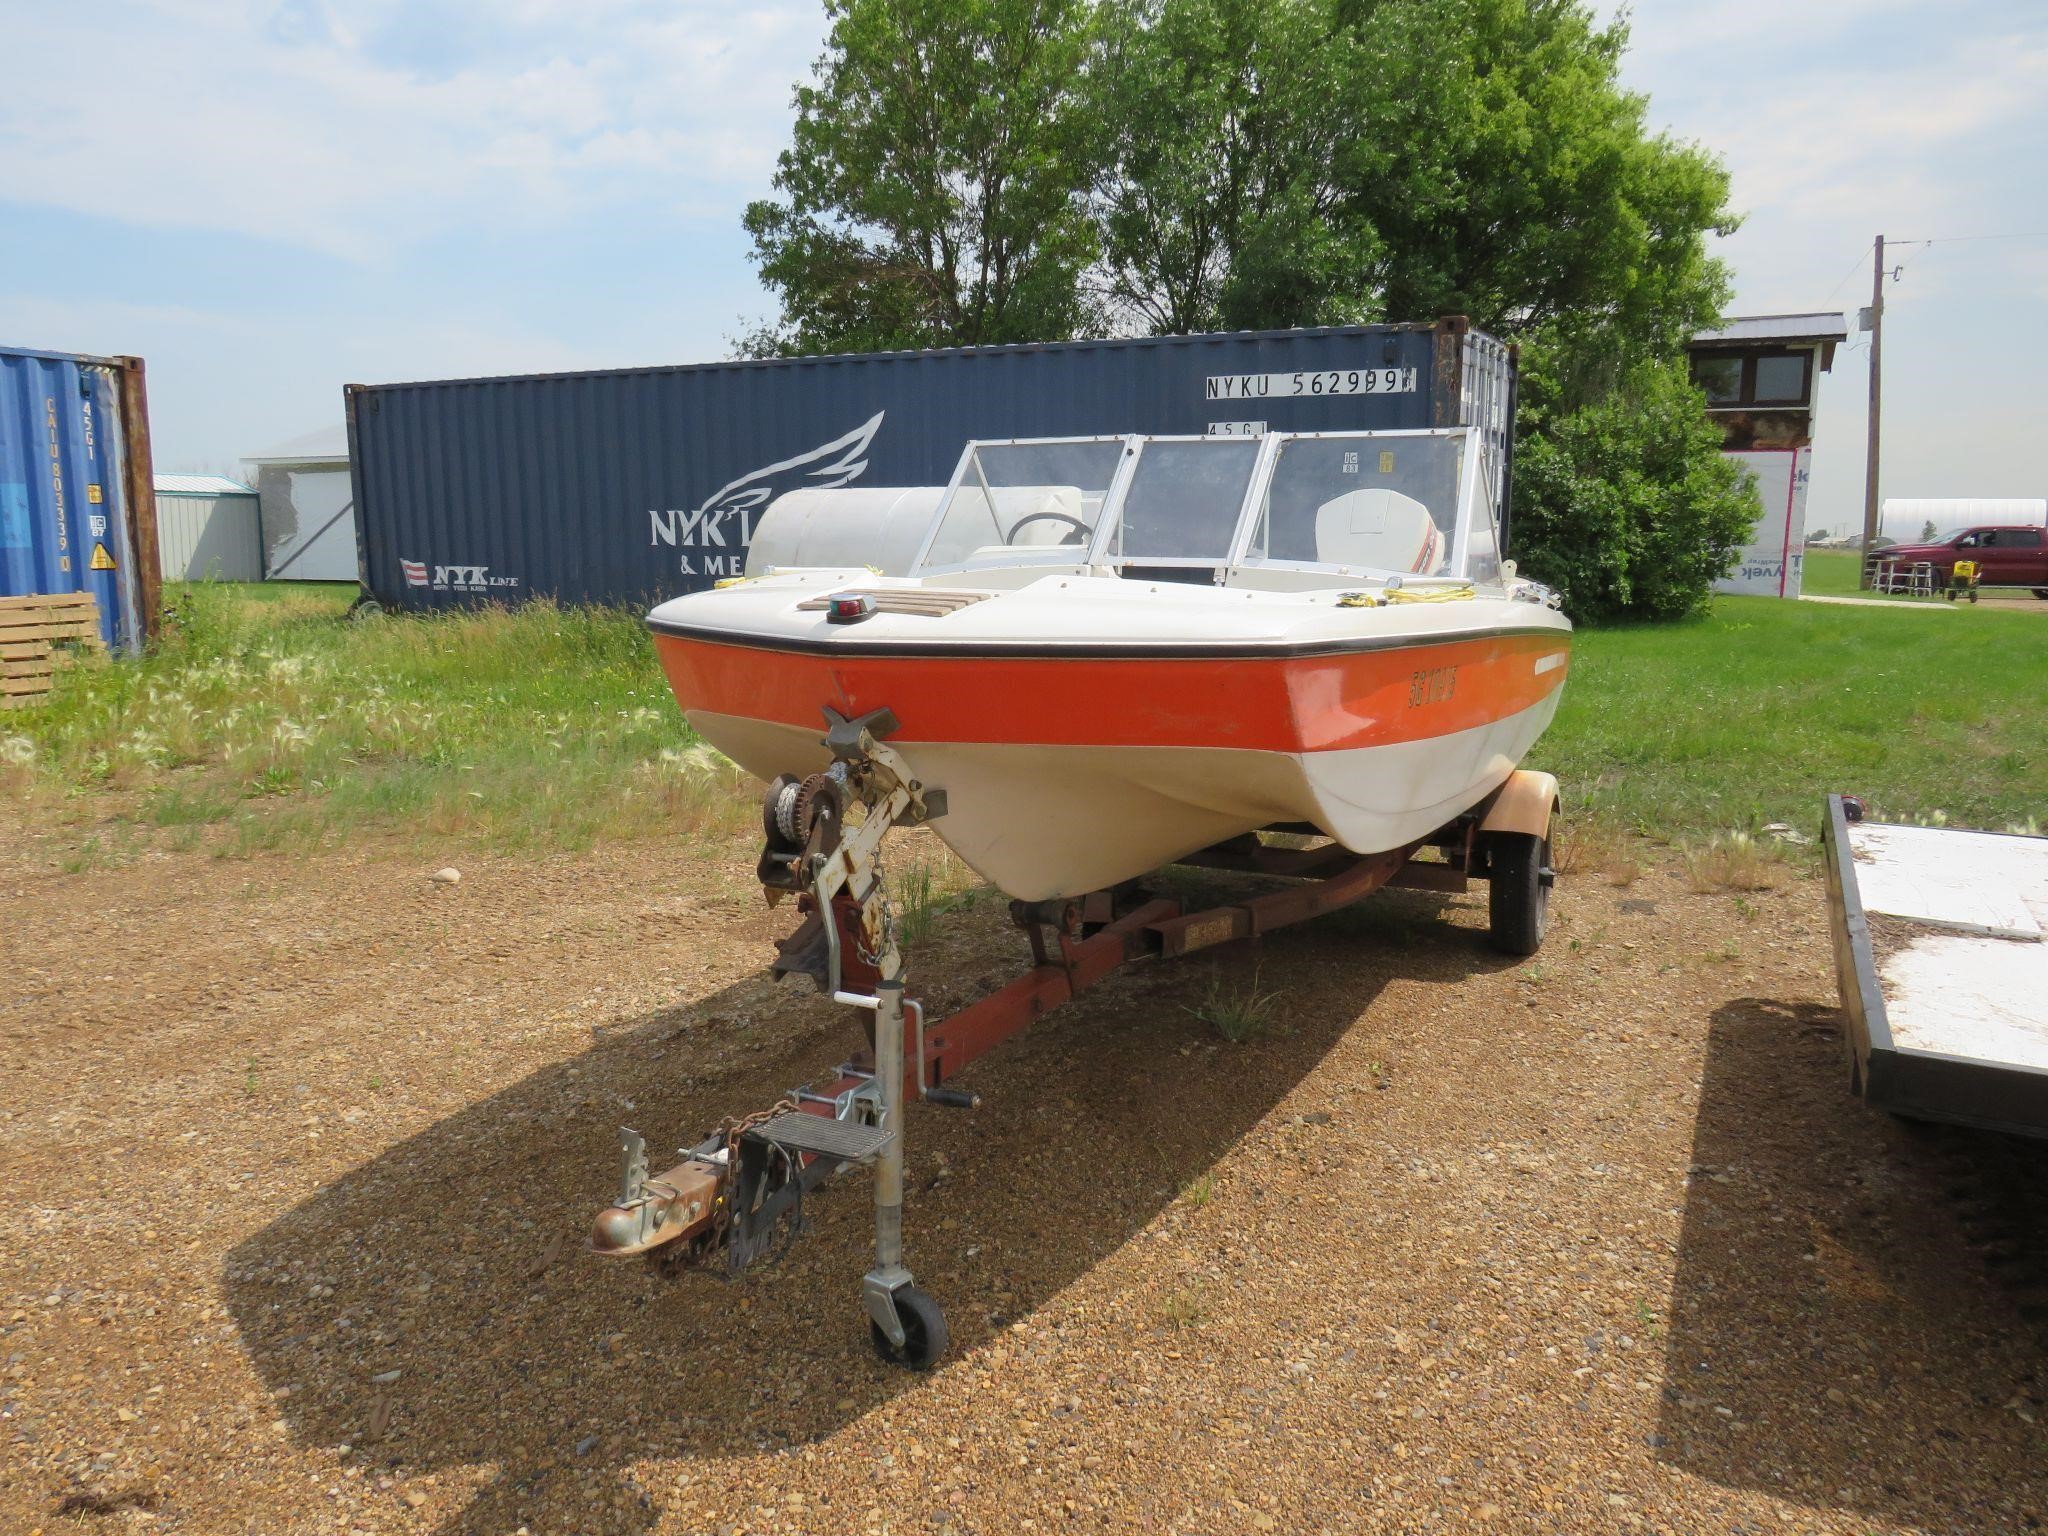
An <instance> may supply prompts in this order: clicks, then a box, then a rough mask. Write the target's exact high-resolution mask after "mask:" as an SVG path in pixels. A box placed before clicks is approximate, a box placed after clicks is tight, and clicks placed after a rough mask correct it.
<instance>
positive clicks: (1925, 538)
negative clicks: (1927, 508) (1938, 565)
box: [1920, 517, 1936, 544]
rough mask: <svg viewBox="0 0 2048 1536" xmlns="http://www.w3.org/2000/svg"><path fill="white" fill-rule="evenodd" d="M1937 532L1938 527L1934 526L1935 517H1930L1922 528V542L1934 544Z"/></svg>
mask: <svg viewBox="0 0 2048 1536" xmlns="http://www.w3.org/2000/svg"><path fill="white" fill-rule="evenodd" d="M1935 532H1936V529H1935V526H1934V519H1933V518H1931V517H1930V518H1929V519H1927V522H1926V524H1925V525H1924V526H1923V527H1922V528H1921V529H1920V542H1921V543H1922V544H1932V543H1933V542H1934V535H1935Z"/></svg>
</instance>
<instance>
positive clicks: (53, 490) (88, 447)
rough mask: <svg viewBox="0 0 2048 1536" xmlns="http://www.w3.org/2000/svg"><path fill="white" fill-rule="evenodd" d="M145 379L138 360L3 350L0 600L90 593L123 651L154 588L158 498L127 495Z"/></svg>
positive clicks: (143, 625)
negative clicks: (139, 502)
mask: <svg viewBox="0 0 2048 1536" xmlns="http://www.w3.org/2000/svg"><path fill="white" fill-rule="evenodd" d="M141 376H142V365H141V363H140V361H139V360H137V359H134V358H97V357H78V356H73V355H71V354H69V353H62V352H31V351H24V350H20V349H13V348H8V349H0V597H27V596H31V595H54V594H59V593H68V592H90V593H91V594H92V595H93V598H94V600H95V601H96V602H97V604H98V606H99V615H100V635H101V638H102V639H104V640H105V641H106V642H107V644H108V645H109V646H110V647H115V648H119V649H123V650H129V651H133V650H136V649H139V648H140V647H141V645H142V642H143V640H144V639H145V638H146V637H147V634H148V631H149V625H150V619H149V615H150V614H151V612H152V611H153V609H154V602H155V593H156V580H155V569H154V562H155V557H156V550H155V543H156V539H155V533H156V523H155V512H156V504H155V500H154V498H153V496H151V495H150V494H149V493H148V492H147V491H145V492H144V494H143V496H142V497H141V504H140V506H139V507H138V505H137V499H136V497H135V496H134V494H133V487H134V486H135V484H136V480H135V474H136V472H137V470H138V469H139V472H140V474H141V477H142V478H141V484H142V485H143V486H145V487H146V486H147V485H148V484H149V464H148V453H149V448H148V443H149V437H148V430H149V429H148V422H147V417H146V415H145V414H144V413H145V411H146V407H144V406H143V405H142V404H141V402H142V398H143V396H142V385H141ZM131 421H134V423H135V426H136V428H137V429H138V430H130V423H131ZM138 432H139V438H138ZM138 455H139V456H140V459H141V462H140V464H139V465H138V464H136V463H135V462H133V461H134V460H135V459H136V457H137V456H138Z"/></svg>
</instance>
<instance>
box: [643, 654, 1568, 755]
mask: <svg viewBox="0 0 2048 1536" xmlns="http://www.w3.org/2000/svg"><path fill="white" fill-rule="evenodd" d="M654 643H655V649H656V651H657V652H658V654H659V655H660V657H661V666H662V670H663V671H664V672H665V673H667V674H668V681H669V686H670V687H671V688H673V689H674V690H675V695H676V700H677V702H678V703H680V704H681V705H682V707H683V708H684V709H685V710H703V711H706V712H708V713H711V714H717V715H736V716H739V717H741V718H743V719H753V720H773V721H777V722H780V723H782V724H784V725H793V726H798V727H801V728H805V729H808V728H811V727H817V728H819V729H820V730H822V729H823V725H824V720H823V716H822V714H821V710H822V708H823V706H825V705H827V704H829V705H831V706H832V707H833V708H834V709H836V710H838V711H839V712H840V713H841V714H843V715H849V716H850V715H858V714H864V713H866V712H867V711H868V710H871V709H880V708H883V707H885V706H886V707H887V708H889V709H892V710H894V711H895V712H896V718H897V719H898V720H899V721H900V722H901V723H902V728H901V729H900V730H899V731H898V732H897V733H896V736H895V737H894V739H895V740H897V741H943V742H990V743H1015V744H1030V745H1036V746H1089V747H1234V748H1241V749H1244V750H1249V751H1260V752H1289V753H1295V752H1334V751H1342V750H1346V749H1349V748H1353V747H1374V746H1385V745H1388V744H1390V743H1394V742H1401V741H1419V740H1424V739H1426V738H1428V737H1432V736H1444V735H1448V734H1449V733H1450V732H1452V731H1462V730H1467V729H1470V728H1471V727H1473V726H1480V725H1488V724H1491V723H1492V722H1493V721H1495V720H1502V719H1505V718H1507V717H1508V716H1510V715H1515V714H1520V713H1521V712H1522V711H1523V710H1525V709H1528V708H1529V707H1530V706H1532V705H1534V704H1537V703H1540V702H1541V701H1542V700H1543V699H1545V698H1547V697H1548V696H1549V695H1550V694H1551V693H1552V692H1553V691H1554V690H1555V689H1556V688H1557V687H1558V686H1559V685H1560V684H1562V683H1563V681H1564V675H1565V671H1566V665H1565V662H1566V647H1565V643H1564V641H1563V638H1562V637H1553V636H1550V635H1500V636H1494V637H1489V638H1482V639H1475V640H1452V641H1446V642H1443V643H1441V644H1434V645H1417V646H1410V647H1404V648H1402V649H1399V650H1377V651H1354V652H1350V653H1347V654H1343V655H1336V656H1291V657H1290V656H1276V657H1272V658H1270V659H1266V658H1259V657H1246V658H1238V657H1232V658H1224V659H1216V658H1193V657H1190V658H1187V659H1176V658H1157V657H1145V658H1133V659H1130V660H1122V659H1118V658H1113V657H1077V658H1074V659H1071V660H1067V659H1061V658H1057V657H1035V656H1033V657H1014V656H990V657H972V658H969V657H960V656H951V657H945V656H934V657H929V658H927V657H920V656H904V655H894V656H824V655H818V654H815V653H811V652H798V651H777V650H769V649H766V648H761V647H754V646H743V645H726V644H721V643H719V642H716V641H709V640H696V639H690V638H686V637H684V636H680V635H666V634H656V635H655V637H654ZM1549 656H1555V657H1557V658H1558V661H1557V663H1555V664H1553V665H1552V666H1551V668H1550V669H1549V670H1548V671H1545V672H1538V671H1537V670H1536V663H1537V662H1538V661H1539V660H1541V659H1542V658H1544V657H1549Z"/></svg>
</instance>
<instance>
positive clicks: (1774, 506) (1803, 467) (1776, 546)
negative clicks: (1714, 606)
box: [1714, 448, 1813, 597]
mask: <svg viewBox="0 0 2048 1536" xmlns="http://www.w3.org/2000/svg"><path fill="white" fill-rule="evenodd" d="M1728 457H1729V458H1731V459H1734V460H1735V461H1736V462H1737V463H1739V464H1741V465H1742V466H1743V467H1744V468H1745V469H1747V470H1748V471H1749V472H1750V473H1751V474H1752V475H1753V476H1755V477H1756V483H1755V488H1754V492H1753V494H1754V495H1755V496H1756V499H1757V519H1756V526H1755V527H1754V528H1753V529H1751V530H1750V536H1749V542H1748V543H1747V544H1746V545H1744V546H1743V550H1742V554H1741V556H1740V557H1739V558H1738V559H1737V560H1736V562H1735V569H1734V570H1733V571H1731V572H1730V573H1729V574H1728V575H1727V577H1725V578H1724V579H1723V580H1720V581H1717V582H1715V583H1714V590H1715V591H1716V592H1742V593H1748V594H1749V595H1751V596H1755V597H1797V596H1798V595H1799V583H1800V574H1801V567H1802V565H1803V563H1804V557H1805V546H1806V477H1807V468H1808V465H1809V463H1810V461H1811V460H1812V457H1813V452H1812V450H1811V449H1808V448H1755V449H1750V450H1748V451H1746V452H1742V453H1731V454H1729V455H1728Z"/></svg>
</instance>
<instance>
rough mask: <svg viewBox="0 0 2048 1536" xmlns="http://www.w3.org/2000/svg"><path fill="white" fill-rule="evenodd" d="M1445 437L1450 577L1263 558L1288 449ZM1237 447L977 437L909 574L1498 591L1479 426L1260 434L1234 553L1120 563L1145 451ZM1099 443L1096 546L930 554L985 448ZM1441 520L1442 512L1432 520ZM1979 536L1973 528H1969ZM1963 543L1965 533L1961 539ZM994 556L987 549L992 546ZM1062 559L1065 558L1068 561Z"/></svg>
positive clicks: (1147, 438) (1154, 438)
mask: <svg viewBox="0 0 2048 1536" xmlns="http://www.w3.org/2000/svg"><path fill="white" fill-rule="evenodd" d="M1397 438H1398V439H1412V438H1445V439H1457V440H1459V442H1460V459H1459V467H1458V490H1457V498H1458V499H1457V506H1456V509H1455V512H1454V516H1455V519H1456V521H1455V525H1454V527H1453V528H1452V529H1451V532H1450V536H1449V539H1448V544H1449V558H1448V559H1447V560H1446V562H1445V568H1444V571H1443V573H1442V574H1441V575H1433V576H1426V577H1419V576H1417V575H1416V574H1415V573H1414V572H1412V571H1394V570H1387V569H1383V568H1381V567H1379V566H1369V565H1346V564H1339V563H1337V562H1334V561H1319V560H1276V559H1273V558H1270V557H1267V556H1261V555H1258V554H1255V553H1254V552H1253V550H1252V540H1253V537H1254V535H1255V534H1256V533H1257V531H1258V524H1259V519H1260V516H1261V514H1262V513H1263V511H1264V510H1265V508H1266V504H1267V499H1268V496H1269V493H1270V491H1271V487H1272V481H1273V477H1274V474H1275V472H1276V471H1277V469H1278V466H1279V460H1280V455H1281V454H1282V453H1283V452H1284V451H1285V450H1286V447H1287V445H1288V444H1289V443H1294V442H1312V441H1318V440H1321V441H1352V442H1367V443H1371V442H1382V441H1387V440H1391V439H1397ZM1212 441H1214V442H1229V443H1242V442H1243V441H1244V439H1243V438H1241V437H1228V438H1224V437H1217V436H1215V435H1212V434H1207V433H1172V432H1162V433H1137V432H1119V433H1099V434H1074V435H1071V436H1060V437H992V438H972V439H970V440H969V441H968V443H967V445H966V447H965V448H964V449H963V450H962V452H961V454H960V458H959V461H958V462H957V463H956V464H955V465H954V467H953V473H952V476H951V478H949V479H948V480H947V482H946V487H945V491H944V494H943V495H941V497H940V498H939V504H938V508H937V510H936V511H935V512H934V513H933V514H932V519H931V522H930V523H929V524H928V525H927V527H926V528H925V531H924V537H923V538H922V539H921V540H920V541H919V543H918V546H917V554H916V557H915V558H914V559H913V560H912V561H911V562H910V566H909V574H910V575H912V576H914V577H916V576H932V575H961V574H971V573H973V572H975V571H981V570H1010V569H1029V568H1032V567H1049V568H1054V569H1061V570H1074V569H1079V570H1089V571H1095V572H1114V571H1120V570H1123V569H1125V568H1126V567H1137V568H1139V569H1141V570H1142V569H1146V568H1174V567H1178V568H1183V569H1196V570H1199V569H1206V570H1211V571H1214V572H1215V573H1216V582H1217V584H1218V585H1219V586H1227V585H1229V583H1230V580H1231V578H1232V576H1234V575H1235V574H1236V573H1237V572H1239V571H1247V572H1257V571H1275V572H1288V573H1294V574H1299V575H1310V576H1314V575H1324V576H1331V577H1335V578H1342V579H1345V580H1385V579H1387V578H1390V577H1398V578H1400V579H1402V580H1404V581H1415V580H1429V581H1453V582H1478V581H1483V582H1484V583H1485V584H1487V585H1496V584H1498V583H1499V582H1500V580H1501V573H1500V572H1499V571H1498V570H1496V571H1495V572H1494V573H1493V574H1491V575H1489V576H1486V577H1483V578H1476V577H1473V576H1471V575H1469V574H1467V573H1468V570H1469V567H1470V563H1471V555H1472V533H1473V521H1472V520H1473V518H1475V517H1485V518H1487V519H1489V522H1490V525H1491V528H1492V532H1493V543H1494V550H1495V559H1496V560H1497V561H1501V562H1504V561H1505V560H1506V558H1507V556H1506V553H1505V551H1503V550H1502V549H1501V547H1500V536H1501V517H1500V512H1501V509H1500V508H1499V507H1498V506H1497V505H1495V504H1494V502H1493V500H1492V497H1491V495H1490V494H1489V490H1488V486H1487V476H1486V465H1485V463H1484V460H1485V457H1486V454H1485V442H1484V435H1483V433H1482V432H1481V431H1480V430H1479V429H1478V428H1475V427H1471V426H1450V427H1398V428H1350V429H1345V430H1338V431H1330V432H1264V433H1261V434H1260V435H1259V439H1258V452H1257V455H1256V457H1255V458H1254V459H1253V461H1252V469H1251V476H1250V478H1249V479H1248V480H1247V482H1246V484H1245V490H1244V496H1243V498H1242V500H1241V501H1240V502H1239V504H1238V509H1237V521H1236V523H1235V525H1234V527H1233V530H1232V533H1231V536H1230V540H1229V546H1228V550H1227V552H1226V553H1225V554H1224V555H1223V556H1221V557H1220V558H1211V557H1206V556H1191V555H1174V556H1164V555H1161V556H1151V557H1146V556H1136V557H1133V556H1130V555H1126V554H1121V553H1119V554H1115V555H1112V554H1110V552H1109V546H1110V541H1111V539H1112V538H1113V537H1115V535H1116V534H1117V532H1118V531H1119V530H1120V529H1121V528H1122V526H1123V514H1124V503H1125V499H1126V497H1127V496H1128V495H1129V492H1130V488H1131V481H1132V478H1133V476H1134V475H1135V473H1136V471H1137V468H1138V465H1139V464H1140V463H1141V462H1142V460H1143V458H1144V450H1145V447H1146V445H1148V444H1150V443H1155V442H1163V443H1176V442H1212ZM1092 443H1104V444H1108V443H1114V444H1117V445H1118V456H1117V463H1116V468H1115V470H1114V472H1113V473H1112V474H1111V476H1110V479H1109V484H1108V486H1107V487H1106V488H1105V489H1104V491H1103V493H1102V504H1101V510H1100V512H1099V513H1098V514H1097V521H1096V524H1095V528H1094V530H1093V533H1092V534H1091V536H1090V538H1089V540H1088V543H1087V545H1086V546H1085V548H1084V547H1082V546H1079V545H1025V546H1013V547H1010V548H1007V549H1003V550H1001V551H1000V552H990V553H983V554H980V555H978V556H977V557H975V558H973V559H971V560H968V561H962V562H954V563H949V564H944V565H934V564H932V563H930V561H931V552H932V549H933V547H934V545H935V544H936V543H937V542H938V539H939V535H940V532H941V530H942V529H943V528H944V527H945V523H946V519H947V517H948V516H949V515H950V514H951V512H952V510H953V506H954V501H955V498H956V497H957V496H959V495H960V494H961V492H962V490H963V489H968V490H969V491H970V494H972V488H971V487H968V486H967V479H968V476H969V474H970V473H971V472H972V471H973V470H974V468H975V466H976V465H977V464H978V454H979V453H980V451H981V450H982V449H984V448H1017V447H1035V446H1039V445H1044V446H1049V447H1050V446H1061V445H1078V444H1092ZM1432 516H1434V514H1433V513H1432ZM1963 531H1970V530H1963ZM1956 536H1957V537H1959V536H1960V534H1958V535H1956ZM983 548H984V549H987V546H983ZM1062 556H1063V558H1062Z"/></svg>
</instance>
